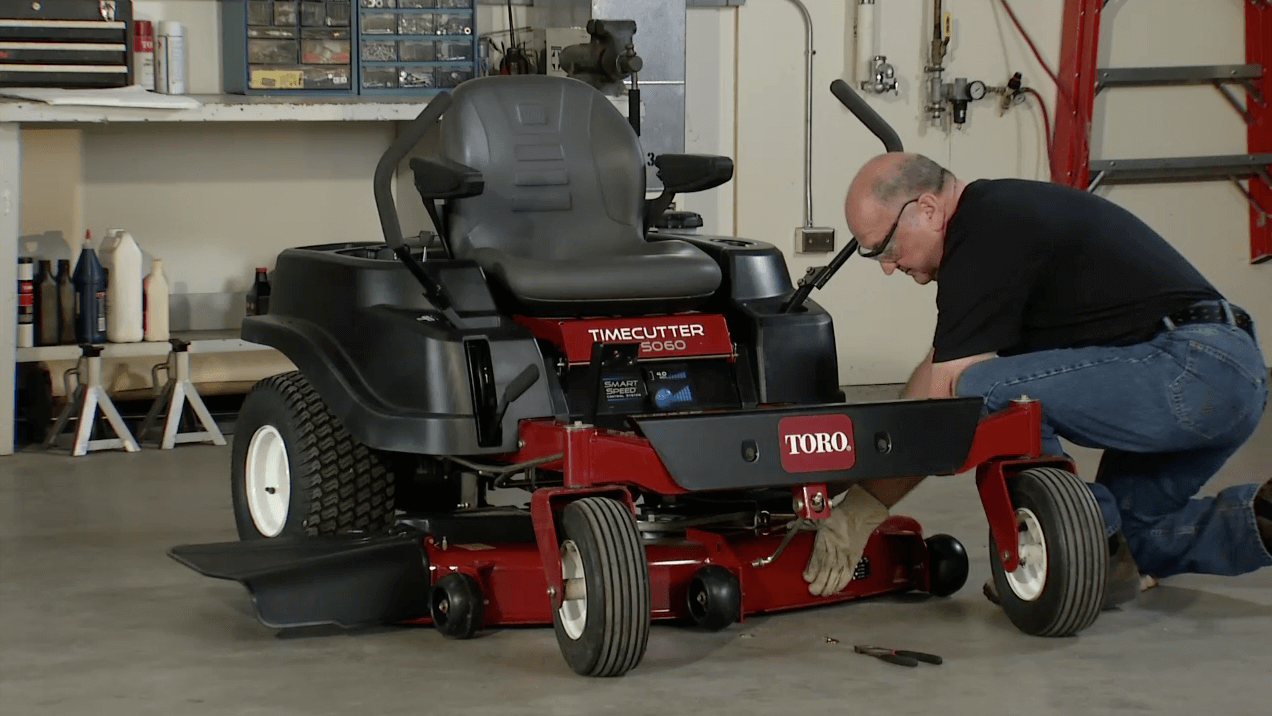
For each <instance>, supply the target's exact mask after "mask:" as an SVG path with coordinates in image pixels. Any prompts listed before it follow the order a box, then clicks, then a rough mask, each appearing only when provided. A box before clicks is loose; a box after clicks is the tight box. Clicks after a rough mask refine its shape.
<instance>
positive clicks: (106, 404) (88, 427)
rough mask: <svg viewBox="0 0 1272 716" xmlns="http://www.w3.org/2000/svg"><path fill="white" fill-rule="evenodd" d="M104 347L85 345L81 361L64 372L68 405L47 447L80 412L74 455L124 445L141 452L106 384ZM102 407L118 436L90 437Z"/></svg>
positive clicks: (51, 433) (46, 446)
mask: <svg viewBox="0 0 1272 716" xmlns="http://www.w3.org/2000/svg"><path fill="white" fill-rule="evenodd" d="M102 348H103V347H102V346H94V345H88V344H83V345H81V346H80V350H81V351H83V353H82V355H81V356H80V359H79V361H78V362H77V363H76V364H75V367H74V368H72V369H70V370H68V371H66V373H64V374H63V375H62V380H63V381H65V384H66V395H67V398H68V399H67V401H66V407H64V408H62V413H61V414H60V415H58V416H57V423H56V424H54V426H53V430H52V431H51V432H50V433H49V436H48V437H47V438H46V439H45V440H44V447H45V448H46V449H47V448H50V447H53V444H54V443H55V442H57V438H58V435H60V434H61V433H62V429H63V428H65V427H66V422H67V421H68V420H69V419H70V417H71V415H72V414H75V415H76V416H77V418H76V419H77V424H76V429H75V442H74V443H72V445H71V455H73V456H75V457H80V456H81V455H85V454H87V453H88V452H89V451H92V450H109V449H118V448H123V449H125V450H127V451H128V452H137V451H138V450H140V449H141V448H140V447H138V446H137V441H136V440H134V439H133V436H132V433H131V432H130V431H129V430H128V426H127V425H124V419H123V418H121V417H120V416H119V411H118V410H116V409H115V404H114V403H112V402H111V400H110V396H109V395H107V393H106V390H105V389H104V388H102ZM71 375H74V376H75V377H76V383H77V385H76V386H75V390H74V391H72V390H71ZM85 376H87V379H86V378H85ZM98 408H101V410H102V413H104V414H105V416H106V420H107V422H109V423H110V426H111V428H113V429H114V430H115V435H116V437H114V438H102V439H98V440H90V439H89V437H90V436H91V435H92V434H93V425H94V424H95V423H96V422H97V409H98Z"/></svg>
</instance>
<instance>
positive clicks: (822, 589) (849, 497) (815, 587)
mask: <svg viewBox="0 0 1272 716" xmlns="http://www.w3.org/2000/svg"><path fill="white" fill-rule="evenodd" d="M887 518H888V508H887V507H884V505H883V503H882V502H879V500H878V499H876V498H875V496H874V495H871V494H870V493H869V492H866V491H865V490H864V489H862V488H861V486H859V485H853V486H852V487H851V488H849V489H848V491H847V492H846V493H844V494H843V495H842V496H841V501H840V502H839V504H838V505H835V506H834V507H832V508H831V511H830V517H827V518H826V519H824V520H821V521H820V522H818V523H817V537H816V538H815V539H814V541H813V553H812V555H811V556H810V557H809V558H808V565H807V566H806V567H805V568H804V581H805V582H808V591H809V593H810V594H814V595H817V596H819V597H824V596H829V595H831V594H835V593H836V592H839V591H840V590H842V589H843V588H844V587H846V586H848V582H850V581H852V575H853V573H854V572H856V570H857V563H858V562H860V561H861V555H862V554H863V553H864V552H865V549H866V542H867V541H868V540H869V539H870V535H871V534H873V533H874V531H875V528H876V527H878V526H879V525H880V524H881V523H882V522H883V521H884V520H885V519H887Z"/></svg>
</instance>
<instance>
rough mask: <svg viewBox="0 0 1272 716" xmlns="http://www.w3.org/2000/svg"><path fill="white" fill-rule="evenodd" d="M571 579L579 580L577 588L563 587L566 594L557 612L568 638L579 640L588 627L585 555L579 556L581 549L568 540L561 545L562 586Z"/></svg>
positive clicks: (576, 583)
mask: <svg viewBox="0 0 1272 716" xmlns="http://www.w3.org/2000/svg"><path fill="white" fill-rule="evenodd" d="M571 579H573V580H578V581H577V582H574V585H577V587H575V588H572V589H565V588H564V586H563V587H562V589H563V590H564V591H565V594H563V595H561V596H562V599H561V608H560V609H558V610H557V614H558V616H560V617H561V626H562V627H563V628H564V629H565V633H566V636H568V637H570V639H578V638H579V637H581V636H583V627H585V626H587V582H585V581H584V579H583V555H581V554H579V548H578V547H577V546H576V545H575V544H574V541H573V540H566V541H565V542H563V543H562V544H561V583H562V585H564V584H565V582H566V580H571Z"/></svg>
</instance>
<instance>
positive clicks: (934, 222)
mask: <svg viewBox="0 0 1272 716" xmlns="http://www.w3.org/2000/svg"><path fill="white" fill-rule="evenodd" d="M919 215H920V216H921V217H922V218H923V224H924V226H925V227H926V228H929V229H939V228H940V227H941V225H942V224H943V223H944V219H945V216H944V213H943V212H942V207H941V202H940V200H938V199H937V198H936V195H935V194H932V193H928V192H924V193H923V194H920V195H919Z"/></svg>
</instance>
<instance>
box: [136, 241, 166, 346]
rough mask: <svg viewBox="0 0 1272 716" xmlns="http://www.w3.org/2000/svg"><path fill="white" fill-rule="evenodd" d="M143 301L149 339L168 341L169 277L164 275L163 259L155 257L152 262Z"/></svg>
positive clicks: (143, 321)
mask: <svg viewBox="0 0 1272 716" xmlns="http://www.w3.org/2000/svg"><path fill="white" fill-rule="evenodd" d="M142 290H143V297H142V298H143V302H144V303H145V307H146V310H145V316H144V317H143V319H142V323H143V324H144V326H145V333H146V340H147V341H166V340H168V338H169V335H170V334H169V331H168V278H167V277H166V276H164V275H163V260H162V259H153V260H151V262H150V274H149V275H147V276H146V280H145V281H144V282H143V289H142Z"/></svg>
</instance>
